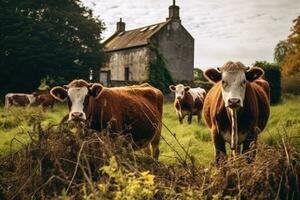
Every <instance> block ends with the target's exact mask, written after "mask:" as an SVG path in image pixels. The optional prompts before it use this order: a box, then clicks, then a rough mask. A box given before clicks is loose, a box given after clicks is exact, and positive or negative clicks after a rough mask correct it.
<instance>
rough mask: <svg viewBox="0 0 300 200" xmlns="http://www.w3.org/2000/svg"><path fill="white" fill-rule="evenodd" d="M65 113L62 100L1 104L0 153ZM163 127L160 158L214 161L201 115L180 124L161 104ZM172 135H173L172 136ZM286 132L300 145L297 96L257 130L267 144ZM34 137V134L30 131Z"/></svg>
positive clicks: (288, 97) (285, 101) (286, 100)
mask: <svg viewBox="0 0 300 200" xmlns="http://www.w3.org/2000/svg"><path fill="white" fill-rule="evenodd" d="M66 114H67V108H66V106H65V105H64V104H57V105H55V106H54V108H53V109H52V110H51V109H50V110H48V111H47V112H42V111H41V110H40V109H39V108H36V107H33V108H30V109H24V108H11V109H9V110H4V109H3V107H1V108H0V155H5V154H8V153H9V152H10V151H15V150H16V149H18V148H20V147H21V146H22V145H25V144H26V143H27V142H29V141H30V136H29V135H30V134H28V133H31V132H32V129H33V127H32V124H33V122H35V121H38V120H39V121H41V122H42V127H43V128H46V127H47V126H48V125H50V124H57V123H59V121H60V120H61V119H62V118H63V117H64V116H65V115H66ZM163 123H164V127H163V131H162V139H161V143H160V150H161V154H160V160H161V161H163V162H165V163H175V162H179V161H178V157H181V158H182V159H183V160H184V159H185V153H184V152H185V151H187V152H189V154H190V155H192V156H193V157H194V158H195V160H196V162H197V163H201V164H209V163H210V162H212V161H213V158H214V150H213V146H212V143H211V139H210V131H209V129H208V128H207V127H206V125H205V123H204V121H203V119H202V122H201V124H200V126H199V125H198V124H197V120H196V117H194V118H193V123H192V124H191V125H188V123H187V118H186V119H185V120H184V123H183V124H182V125H180V124H179V122H178V119H177V116H176V114H175V111H174V108H173V104H172V103H171V102H166V103H165V104H164V115H163ZM174 135H175V137H174ZM285 135H288V136H289V138H290V139H291V140H292V142H293V143H294V144H295V145H297V146H298V147H300V96H294V95H285V96H284V97H283V99H282V102H281V103H280V104H278V105H274V106H272V107H271V117H270V119H269V122H268V125H267V128H266V129H265V130H264V131H263V132H262V133H261V134H260V136H259V140H260V141H262V142H265V143H267V144H269V145H273V144H275V143H276V142H277V141H278V140H280V139H281V138H282V137H281V136H285ZM32 137H34V134H33V135H32Z"/></svg>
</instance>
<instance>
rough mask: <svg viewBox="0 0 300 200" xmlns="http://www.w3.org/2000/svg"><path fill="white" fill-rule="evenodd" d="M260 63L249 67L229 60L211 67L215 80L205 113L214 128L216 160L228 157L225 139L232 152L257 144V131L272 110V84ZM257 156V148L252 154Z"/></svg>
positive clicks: (210, 74)
mask: <svg viewBox="0 0 300 200" xmlns="http://www.w3.org/2000/svg"><path fill="white" fill-rule="evenodd" d="M263 74H264V71H263V70H262V69H261V68H258V67H252V68H251V69H249V68H246V67H245V66H244V65H243V64H242V63H240V62H231V61H229V62H227V63H225V64H224V65H223V66H222V67H221V68H218V70H217V69H208V70H206V71H205V73H204V75H205V77H206V78H207V79H208V80H209V81H211V82H213V83H214V86H213V87H212V89H211V90H210V91H209V92H208V94H207V96H206V99H205V102H204V108H203V110H204V116H205V120H206V123H207V125H208V126H209V128H210V129H211V134H212V140H213V143H214V147H215V156H216V163H217V164H220V161H221V160H224V159H225V158H226V150H225V142H228V143H229V144H230V148H231V150H232V154H233V155H235V153H239V152H240V145H241V144H243V150H242V152H243V153H244V152H246V151H248V150H250V149H255V148H256V141H257V135H258V134H259V133H260V132H261V131H262V130H263V129H264V128H265V126H266V123H267V121H268V118H269V114H270V103H269V84H268V83H267V82H266V81H265V80H263V79H262V78H261V77H262V75H263ZM254 156H255V151H253V154H252V153H251V156H250V158H253V157H254Z"/></svg>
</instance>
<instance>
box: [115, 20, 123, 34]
mask: <svg viewBox="0 0 300 200" xmlns="http://www.w3.org/2000/svg"><path fill="white" fill-rule="evenodd" d="M123 31H125V23H124V22H122V18H120V21H119V22H117V30H116V32H118V33H121V32H123Z"/></svg>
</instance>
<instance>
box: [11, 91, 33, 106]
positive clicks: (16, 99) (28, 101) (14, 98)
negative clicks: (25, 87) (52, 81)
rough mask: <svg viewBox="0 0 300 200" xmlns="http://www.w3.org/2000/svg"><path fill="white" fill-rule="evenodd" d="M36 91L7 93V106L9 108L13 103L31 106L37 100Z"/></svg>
mask: <svg viewBox="0 0 300 200" xmlns="http://www.w3.org/2000/svg"><path fill="white" fill-rule="evenodd" d="M36 96H37V94H36V93H32V94H24V93H8V94H6V95H5V108H9V107H11V106H13V105H15V106H23V107H27V108H28V107H30V106H31V105H32V104H33V103H35V101H36Z"/></svg>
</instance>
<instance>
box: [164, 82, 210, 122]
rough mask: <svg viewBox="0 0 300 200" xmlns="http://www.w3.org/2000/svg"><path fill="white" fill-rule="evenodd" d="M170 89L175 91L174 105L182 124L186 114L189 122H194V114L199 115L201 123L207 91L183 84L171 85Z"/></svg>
mask: <svg viewBox="0 0 300 200" xmlns="http://www.w3.org/2000/svg"><path fill="white" fill-rule="evenodd" d="M169 89H170V90H171V91H172V92H174V93H175V100H174V107H175V110H176V113H177V116H178V119H179V122H180V124H182V121H183V119H184V117H185V116H186V115H188V123H189V124H191V123H192V116H193V115H197V117H198V123H199V124H200V121H201V112H202V107H203V103H204V99H205V95H206V91H205V90H204V89H203V88H200V87H197V88H190V87H189V86H184V85H182V84H178V85H176V86H175V85H170V86H169Z"/></svg>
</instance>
